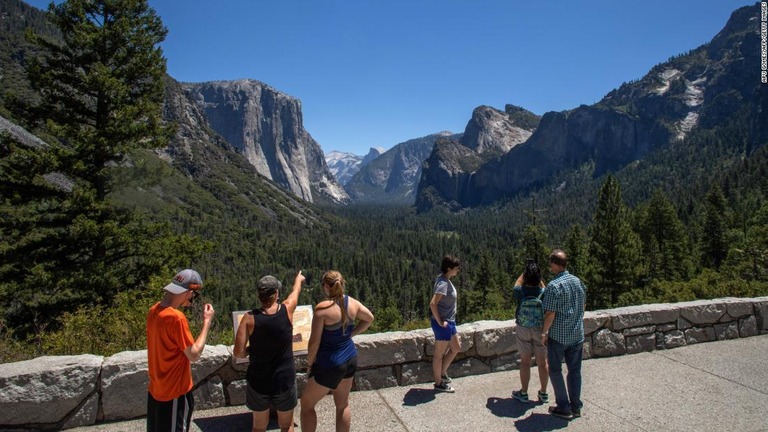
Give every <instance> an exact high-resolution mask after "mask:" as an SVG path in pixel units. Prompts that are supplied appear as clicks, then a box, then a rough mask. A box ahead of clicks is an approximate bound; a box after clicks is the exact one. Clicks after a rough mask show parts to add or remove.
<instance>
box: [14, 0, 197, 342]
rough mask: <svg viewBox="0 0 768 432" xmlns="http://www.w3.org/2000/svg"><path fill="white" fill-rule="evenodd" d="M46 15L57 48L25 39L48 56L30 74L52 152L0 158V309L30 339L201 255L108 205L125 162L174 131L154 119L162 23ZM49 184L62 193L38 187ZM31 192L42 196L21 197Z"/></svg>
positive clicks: (61, 12) (56, 12) (147, 15)
mask: <svg viewBox="0 0 768 432" xmlns="http://www.w3.org/2000/svg"><path fill="white" fill-rule="evenodd" d="M48 15H49V17H50V19H51V21H52V22H53V23H54V24H55V25H56V26H57V27H58V28H59V30H60V31H61V36H62V38H63V40H61V41H59V40H47V39H45V38H43V37H38V36H35V35H30V39H31V40H32V41H33V42H35V43H36V44H38V45H39V47H40V48H41V49H42V52H43V54H42V55H41V56H40V57H39V58H36V59H32V60H31V61H30V67H29V71H28V73H29V79H30V82H31V84H32V87H33V89H35V90H36V91H37V92H38V93H39V94H40V102H39V105H37V106H35V107H33V109H31V110H30V112H31V113H32V118H31V119H30V124H35V123H36V124H38V125H40V126H41V127H43V126H44V127H45V129H46V131H47V132H46V133H47V135H49V136H52V137H54V138H55V141H54V142H52V143H51V144H50V145H49V146H47V147H44V148H39V149H35V151H36V152H37V155H36V156H35V157H34V158H33V159H30V158H28V157H27V156H28V155H29V152H30V151H29V150H28V149H23V148H21V146H19V145H17V144H14V143H13V142H10V141H6V143H5V144H3V149H4V151H3V154H2V157H3V164H4V166H3V168H4V169H3V172H4V175H3V176H2V180H1V181H2V183H3V185H2V186H1V187H2V190H3V198H4V202H3V205H4V206H5V205H8V206H9V208H10V209H11V210H9V211H8V212H6V214H3V216H8V217H4V218H3V221H2V222H0V230H2V231H1V232H2V233H3V239H2V245H0V246H2V247H0V258H2V261H3V265H2V267H0V279H2V281H1V282H0V284H2V285H0V297H2V298H0V300H2V304H4V305H7V307H6V309H5V311H4V312H5V315H6V318H7V319H8V323H9V324H10V325H12V326H15V327H19V328H22V329H23V331H27V332H28V331H30V330H31V326H32V325H33V324H34V323H35V322H36V321H37V322H38V324H36V325H40V323H42V324H43V325H45V324H46V323H48V322H51V321H53V320H54V319H55V317H56V316H58V315H59V314H60V313H61V312H64V311H68V310H69V311H73V310H74V309H76V308H77V307H78V306H80V305H86V304H106V305H108V304H109V303H110V302H111V300H112V299H113V298H114V296H115V295H116V294H117V293H118V292H121V291H125V290H130V289H135V288H140V287H143V286H146V283H147V282H148V280H149V278H150V277H151V276H153V275H155V274H158V273H163V272H166V273H167V272H168V270H169V267H175V266H177V265H178V264H179V263H182V262H183V261H186V260H188V259H189V258H190V256H192V255H194V254H195V253H198V252H199V251H200V248H199V246H195V245H194V244H193V242H192V240H191V239H189V238H187V237H183V236H182V237H172V236H171V235H170V231H169V227H168V226H167V225H154V224H150V223H149V222H147V221H146V220H145V218H143V217H142V216H141V215H140V214H138V213H134V212H131V211H129V210H127V209H125V208H120V207H118V206H117V205H116V204H115V203H114V200H113V199H112V197H111V195H110V193H111V192H113V191H114V190H115V189H116V188H117V187H119V186H121V183H122V182H124V181H125V177H121V176H119V175H117V173H118V172H120V171H127V170H126V169H122V170H121V167H124V166H126V165H128V163H127V161H128V158H129V156H130V155H131V153H132V152H134V151H136V150H138V149H145V148H156V147H161V146H163V145H164V144H165V143H166V142H167V139H168V137H169V136H170V133H171V132H172V129H171V128H170V127H168V126H165V125H163V123H162V118H161V110H162V103H163V97H164V92H163V77H164V75H165V59H164V58H163V56H162V51H161V49H160V47H159V43H160V42H162V41H163V39H164V38H165V35H166V29H165V28H164V27H163V25H162V22H161V21H160V18H159V17H158V16H157V15H156V14H155V12H154V11H153V10H152V9H150V8H149V6H148V4H147V1H146V0H70V1H66V2H63V3H61V4H59V5H53V4H52V5H51V7H50V8H49V12H48ZM24 169H29V170H30V171H28V174H24V173H23V170H24ZM52 176H53V177H57V176H58V178H61V179H64V181H63V184H64V187H63V189H62V187H49V186H46V185H45V184H46V183H51V177H52ZM59 184H62V182H59ZM30 186H34V187H36V191H37V192H39V193H36V194H34V195H28V194H22V193H20V192H19V191H24V190H27V189H28V188H29V187H30ZM12 190H15V191H16V192H15V193H14V192H11V191H12ZM174 243H175V244H174Z"/></svg>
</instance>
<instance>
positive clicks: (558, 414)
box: [549, 406, 573, 420]
mask: <svg viewBox="0 0 768 432" xmlns="http://www.w3.org/2000/svg"><path fill="white" fill-rule="evenodd" d="M549 413H550V414H552V415H553V416H555V417H560V418H564V419H566V420H570V419H572V418H573V414H571V412H570V411H560V410H559V409H557V407H553V406H551V407H549Z"/></svg>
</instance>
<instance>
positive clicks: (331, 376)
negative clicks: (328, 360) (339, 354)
mask: <svg viewBox="0 0 768 432" xmlns="http://www.w3.org/2000/svg"><path fill="white" fill-rule="evenodd" d="M355 372H357V356H354V357H352V358H351V359H349V361H347V362H346V363H343V364H341V365H339V366H335V367H331V368H328V369H318V368H317V367H316V366H315V365H312V370H311V371H310V372H309V376H307V378H314V379H315V382H317V383H318V384H320V385H321V386H323V387H328V388H330V389H335V388H336V387H338V386H339V383H340V382H341V380H342V379H344V378H352V377H353V376H355Z"/></svg>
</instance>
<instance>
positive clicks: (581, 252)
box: [563, 225, 590, 287]
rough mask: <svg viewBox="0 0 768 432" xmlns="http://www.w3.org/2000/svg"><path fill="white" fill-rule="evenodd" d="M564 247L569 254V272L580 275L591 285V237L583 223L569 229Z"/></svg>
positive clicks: (580, 277) (583, 280)
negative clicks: (582, 225)
mask: <svg viewBox="0 0 768 432" xmlns="http://www.w3.org/2000/svg"><path fill="white" fill-rule="evenodd" d="M563 248H564V249H565V253H567V254H568V272H570V273H572V274H574V275H576V276H578V277H579V279H581V280H582V282H584V283H585V284H587V287H589V281H590V276H589V274H590V269H589V249H588V248H589V239H588V238H587V233H586V232H585V231H584V229H583V228H582V227H581V225H572V226H571V227H570V228H569V229H568V232H567V233H566V235H565V245H564V246H563Z"/></svg>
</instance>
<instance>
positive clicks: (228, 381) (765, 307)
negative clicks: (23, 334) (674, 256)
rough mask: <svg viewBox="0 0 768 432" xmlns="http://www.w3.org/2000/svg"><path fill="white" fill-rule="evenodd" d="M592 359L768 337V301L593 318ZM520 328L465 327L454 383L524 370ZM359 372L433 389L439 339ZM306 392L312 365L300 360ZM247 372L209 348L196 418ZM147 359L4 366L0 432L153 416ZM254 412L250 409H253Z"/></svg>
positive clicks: (375, 351)
mask: <svg viewBox="0 0 768 432" xmlns="http://www.w3.org/2000/svg"><path fill="white" fill-rule="evenodd" d="M584 331H585V336H586V341H585V343H584V356H585V358H590V357H606V356H616V355H624V354H634V353H639V352H642V351H653V350H659V349H670V348H676V347H679V346H684V345H690V344H695V343H701V342H711V341H717V340H724V339H735V338H739V337H749V336H755V335H759V334H766V333H768V297H760V298H753V299H739V298H723V299H715V300H700V301H694V302H686V303H674V304H653V305H643V306H632V307H626V308H619V309H609V310H601V311H595V312H587V313H586V314H585V316H584ZM514 337H515V322H514V321H480V322H474V323H469V324H464V325H461V326H459V339H460V341H461V353H460V354H459V355H458V356H457V357H456V360H455V361H454V363H453V364H452V365H451V367H450V369H449V372H448V373H449V375H451V376H455V377H460V376H466V375H474V374H482V373H489V372H497V371H505V370H511V369H517V368H518V365H519V355H518V353H517V347H516V344H515V339H514ZM355 343H356V345H357V348H358V365H359V371H358V373H357V375H356V377H355V384H354V390H371V389H378V388H384V387H395V386H406V385H411V384H416V383H425V382H430V381H431V380H432V366H431V361H432V355H433V352H434V338H433V336H432V331H431V330H428V329H425V330H415V331H409V332H389V333H380V334H366V335H360V336H357V337H355ZM296 365H297V369H298V370H299V371H300V373H299V374H298V378H297V381H298V386H299V392H301V390H302V389H303V387H304V384H305V382H306V375H305V373H303V372H305V371H306V358H305V357H304V356H299V357H296ZM245 369H246V366H245V365H243V364H240V365H237V364H235V363H234V362H233V360H232V348H231V347H228V346H224V345H216V346H207V347H206V349H205V352H204V354H203V356H202V358H201V359H200V361H198V362H196V363H193V365H192V376H193V378H194V382H195V409H208V408H215V407H221V406H226V405H242V404H244V403H245V385H246V383H245ZM147 380H148V377H147V352H146V351H128V352H122V353H118V354H115V355H113V356H111V357H106V358H104V357H101V356H95V355H78V356H60V357H50V356H46V357H38V358H36V359H33V360H28V361H23V362H17V363H7V364H0V429H15V430H19V429H35V430H41V429H42V430H46V429H67V428H72V427H77V426H83V425H91V424H94V423H97V422H103V421H114V420H121V419H130V418H135V417H141V416H144V415H146V397H147V396H146V387H147ZM243 409H245V408H243Z"/></svg>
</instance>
